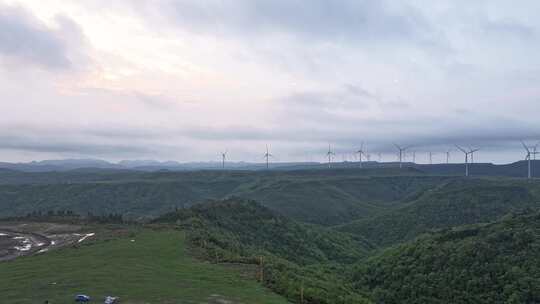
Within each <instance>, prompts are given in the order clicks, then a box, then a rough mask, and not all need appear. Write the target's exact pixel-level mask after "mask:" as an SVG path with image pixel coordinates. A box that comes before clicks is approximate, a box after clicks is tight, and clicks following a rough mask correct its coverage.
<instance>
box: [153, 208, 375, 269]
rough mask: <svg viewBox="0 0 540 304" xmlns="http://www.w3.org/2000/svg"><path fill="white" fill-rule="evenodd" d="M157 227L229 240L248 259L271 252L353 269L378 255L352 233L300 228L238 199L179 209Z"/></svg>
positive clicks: (233, 249)
mask: <svg viewBox="0 0 540 304" xmlns="http://www.w3.org/2000/svg"><path fill="white" fill-rule="evenodd" d="M154 222H156V223H177V224H179V225H181V226H182V227H184V228H186V229H188V230H191V231H192V232H195V234H192V237H194V238H201V239H206V238H208V235H198V234H197V233H203V234H206V233H208V234H209V235H210V234H213V233H215V234H216V235H223V236H224V238H226V239H227V242H228V243H229V244H228V245H227V247H226V248H225V249H228V250H231V251H235V252H238V253H241V254H244V255H256V254H257V253H259V254H262V253H264V252H266V253H270V254H273V255H276V256H279V257H282V258H285V259H287V260H289V261H293V262H295V263H298V264H310V263H323V262H329V261H338V262H343V263H352V262H355V261H358V260H359V259H360V258H362V257H365V256H366V253H367V251H369V250H371V249H372V246H370V245H369V243H367V242H361V241H358V240H355V239H353V238H352V237H351V236H350V235H348V234H346V233H340V232H337V231H333V230H330V229H327V228H322V227H319V226H314V225H308V224H302V223H298V222H296V221H294V220H291V219H289V218H287V217H284V216H281V215H279V214H277V213H275V212H273V211H271V210H270V209H268V208H266V207H264V206H262V205H260V204H258V203H256V202H255V201H252V200H242V199H238V198H231V199H228V200H224V201H208V202H205V203H200V204H196V205H193V206H192V207H191V208H188V209H178V210H176V211H175V212H171V213H167V214H165V215H163V216H161V217H159V218H157V219H156V220H154ZM201 227H204V229H201ZM208 239H209V242H215V243H216V244H215V245H216V246H218V247H219V246H221V245H223V243H222V242H221V241H220V240H217V239H212V238H208ZM231 246H232V247H231Z"/></svg>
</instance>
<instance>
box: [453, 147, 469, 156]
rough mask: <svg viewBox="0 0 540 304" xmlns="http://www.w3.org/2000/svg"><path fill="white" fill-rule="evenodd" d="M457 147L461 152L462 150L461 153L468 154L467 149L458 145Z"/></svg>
mask: <svg viewBox="0 0 540 304" xmlns="http://www.w3.org/2000/svg"><path fill="white" fill-rule="evenodd" d="M455 146H456V148H458V149H459V150H461V152H463V153H465V154H467V151H465V149H463V148H461V147H460V146H458V145H455Z"/></svg>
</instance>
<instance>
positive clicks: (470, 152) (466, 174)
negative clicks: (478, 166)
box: [456, 145, 479, 176]
mask: <svg viewBox="0 0 540 304" xmlns="http://www.w3.org/2000/svg"><path fill="white" fill-rule="evenodd" d="M456 148H458V149H459V150H461V152H463V154H465V176H469V155H471V163H472V162H473V161H472V160H473V155H474V152H476V151H478V150H479V149H472V148H469V151H467V150H465V149H463V148H461V147H460V146H458V145H456Z"/></svg>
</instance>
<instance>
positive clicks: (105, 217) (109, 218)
mask: <svg viewBox="0 0 540 304" xmlns="http://www.w3.org/2000/svg"><path fill="white" fill-rule="evenodd" d="M4 220H16V221H17V220H18V221H20V220H25V221H51V222H75V223H77V222H79V223H102V224H106V223H107V224H125V223H129V221H126V220H125V219H124V216H123V215H122V214H119V213H107V214H99V215H96V214H93V213H91V212H88V213H87V214H85V215H84V216H83V215H80V214H77V213H75V212H73V211H72V210H48V211H32V212H29V213H27V214H26V215H25V216H14V217H7V218H4Z"/></svg>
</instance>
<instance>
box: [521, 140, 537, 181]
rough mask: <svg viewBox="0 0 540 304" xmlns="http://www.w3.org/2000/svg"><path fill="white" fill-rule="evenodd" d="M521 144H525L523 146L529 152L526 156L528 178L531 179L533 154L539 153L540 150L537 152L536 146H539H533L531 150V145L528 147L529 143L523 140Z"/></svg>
mask: <svg viewBox="0 0 540 304" xmlns="http://www.w3.org/2000/svg"><path fill="white" fill-rule="evenodd" d="M521 144H522V145H523V148H525V151H526V152H527V154H526V156H525V160H526V161H527V179H531V178H532V172H531V155H533V156H534V157H536V154H538V153H539V152H536V147H537V146H533V147H532V151H531V150H530V148H531V147H527V145H526V144H525V143H524V142H523V141H521Z"/></svg>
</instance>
